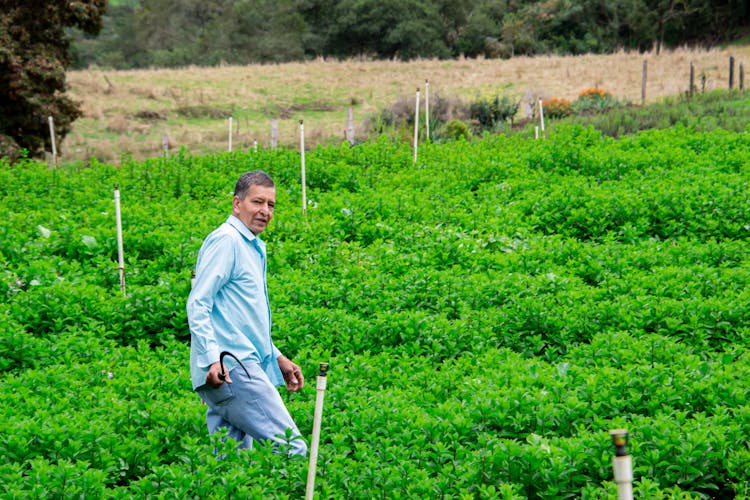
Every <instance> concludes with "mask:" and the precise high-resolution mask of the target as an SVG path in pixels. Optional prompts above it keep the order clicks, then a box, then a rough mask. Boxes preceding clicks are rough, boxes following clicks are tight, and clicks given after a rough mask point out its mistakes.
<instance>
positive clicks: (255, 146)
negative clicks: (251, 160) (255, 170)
mask: <svg viewBox="0 0 750 500" xmlns="http://www.w3.org/2000/svg"><path fill="white" fill-rule="evenodd" d="M253 151H255V152H257V151H258V141H253Z"/></svg>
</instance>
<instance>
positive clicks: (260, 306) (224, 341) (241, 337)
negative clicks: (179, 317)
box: [187, 215, 284, 389]
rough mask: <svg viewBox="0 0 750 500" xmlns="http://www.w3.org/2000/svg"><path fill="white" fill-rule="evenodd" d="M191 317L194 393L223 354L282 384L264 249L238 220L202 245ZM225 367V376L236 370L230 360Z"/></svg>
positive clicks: (231, 220) (189, 310)
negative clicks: (273, 337) (256, 366)
mask: <svg viewBox="0 0 750 500" xmlns="http://www.w3.org/2000/svg"><path fill="white" fill-rule="evenodd" d="M187 315H188V324H189V325H190V339H191V340H190V377H191V379H192V383H193V389H197V388H198V387H200V386H202V385H205V383H206V376H207V375H208V369H209V367H210V366H211V364H213V363H215V362H217V361H219V355H220V353H221V352H222V351H229V352H231V353H232V354H234V355H235V356H237V357H238V358H239V359H240V360H241V361H242V363H243V364H246V363H252V362H255V363H259V364H260V366H261V367H262V368H263V370H264V371H265V372H266V374H267V375H268V377H269V379H270V380H271V382H272V383H273V384H274V385H282V384H283V383H284V379H283V377H282V376H281V371H280V370H279V365H278V362H277V361H276V359H277V358H278V357H279V356H280V355H281V353H280V352H279V350H278V349H276V347H275V346H274V345H273V342H272V340H271V308H270V307H269V304H268V289H267V287H266V244H265V243H264V242H263V241H261V240H260V239H258V238H257V237H256V236H255V235H254V234H253V233H252V232H251V231H250V230H249V229H248V228H247V227H246V226H245V225H244V224H243V223H242V221H240V220H239V219H238V218H237V217H235V216H234V215H230V216H229V218H228V219H227V221H226V222H225V223H224V224H222V225H221V226H219V227H218V228H217V229H216V230H214V231H213V232H212V233H211V234H209V235H208V236H207V237H206V239H205V240H204V241H203V245H202V246H201V249H200V252H199V253H198V262H197V264H196V269H195V282H194V283H193V288H192V290H191V291H190V296H189V297H188V301H187ZM223 362H224V366H225V368H226V370H227V372H229V371H231V370H232V369H233V368H235V367H237V366H238V365H237V362H236V361H235V360H234V359H233V358H232V357H231V356H225V357H224V360H223Z"/></svg>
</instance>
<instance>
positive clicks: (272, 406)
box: [196, 363, 307, 456]
mask: <svg viewBox="0 0 750 500" xmlns="http://www.w3.org/2000/svg"><path fill="white" fill-rule="evenodd" d="M245 368H247V371H248V372H249V374H250V377H248V375H247V374H246V373H245V370H243V369H242V367H241V366H238V367H237V368H235V369H233V370H232V371H231V372H229V377H230V378H231V379H232V383H231V384H229V383H227V382H224V383H223V384H221V385H220V386H219V387H217V388H216V389H214V388H213V387H210V386H208V385H204V386H202V387H199V388H198V389H196V392H197V393H198V395H200V397H201V399H203V401H205V402H206V404H207V405H208V410H207V411H206V424H208V432H209V433H211V434H213V433H215V432H218V431H223V430H224V429H226V430H227V435H228V436H229V437H231V438H232V439H234V440H235V441H237V442H238V443H240V446H239V447H240V448H252V444H253V440H256V441H266V440H271V441H273V442H275V443H279V444H283V443H286V439H285V437H284V436H285V434H286V431H287V429H292V435H293V436H300V432H299V429H297V425H296V424H295V423H294V420H292V417H291V415H289V411H288V410H287V409H286V406H284V402H283V401H282V400H281V396H280V395H279V391H278V390H277V389H276V387H274V386H273V384H271V381H270V380H269V379H268V376H267V375H266V374H265V372H264V371H263V369H262V368H261V367H260V365H259V364H258V363H246V364H245ZM289 445H290V446H291V448H290V449H289V453H290V454H295V455H302V456H304V455H306V454H307V444H305V442H304V441H303V440H302V439H294V440H292V441H291V442H290V443H289Z"/></svg>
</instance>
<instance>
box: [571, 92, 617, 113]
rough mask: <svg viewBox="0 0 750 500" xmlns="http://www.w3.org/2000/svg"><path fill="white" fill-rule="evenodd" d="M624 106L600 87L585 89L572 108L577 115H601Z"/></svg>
mask: <svg viewBox="0 0 750 500" xmlns="http://www.w3.org/2000/svg"><path fill="white" fill-rule="evenodd" d="M621 105H622V103H620V101H618V100H617V98H616V97H614V96H613V95H612V94H611V93H609V92H607V91H606V90H603V89H600V88H598V87H592V88H589V89H584V90H582V91H581V92H580V93H579V94H578V98H577V99H576V100H575V101H573V104H572V108H573V111H575V112H576V113H585V112H594V113H599V112H602V111H606V110H609V109H612V108H618V107H620V106H621Z"/></svg>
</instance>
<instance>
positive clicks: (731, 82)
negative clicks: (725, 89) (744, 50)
mask: <svg viewBox="0 0 750 500" xmlns="http://www.w3.org/2000/svg"><path fill="white" fill-rule="evenodd" d="M733 88H734V56H729V90H732V89H733Z"/></svg>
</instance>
